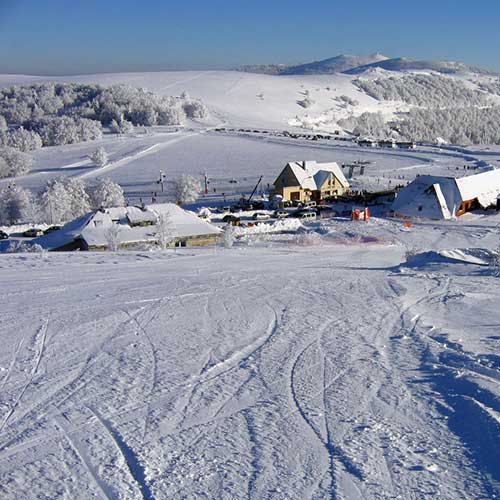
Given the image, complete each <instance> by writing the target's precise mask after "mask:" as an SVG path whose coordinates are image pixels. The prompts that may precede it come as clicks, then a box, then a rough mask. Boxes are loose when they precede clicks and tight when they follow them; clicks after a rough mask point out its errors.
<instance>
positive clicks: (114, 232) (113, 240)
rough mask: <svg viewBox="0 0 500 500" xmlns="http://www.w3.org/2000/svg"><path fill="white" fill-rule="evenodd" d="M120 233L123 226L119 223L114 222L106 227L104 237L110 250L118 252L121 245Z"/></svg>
mask: <svg viewBox="0 0 500 500" xmlns="http://www.w3.org/2000/svg"><path fill="white" fill-rule="evenodd" d="M120 233H121V227H120V226H119V225H118V224H114V223H113V224H111V226H109V227H108V228H107V229H106V231H105V233H104V237H105V238H106V243H107V244H108V250H109V251H110V252H116V251H117V250H118V248H119V247H120Z"/></svg>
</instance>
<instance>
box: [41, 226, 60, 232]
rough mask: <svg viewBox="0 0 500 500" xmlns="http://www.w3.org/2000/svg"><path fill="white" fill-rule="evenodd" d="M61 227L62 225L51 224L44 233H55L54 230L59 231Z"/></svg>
mask: <svg viewBox="0 0 500 500" xmlns="http://www.w3.org/2000/svg"><path fill="white" fill-rule="evenodd" d="M59 229H61V226H50V227H48V228H47V229H46V230H45V231H44V232H43V234H49V233H53V232H54V231H59Z"/></svg>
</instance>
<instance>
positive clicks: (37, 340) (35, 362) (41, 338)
mask: <svg viewBox="0 0 500 500" xmlns="http://www.w3.org/2000/svg"><path fill="white" fill-rule="evenodd" d="M48 326H49V318H47V319H45V320H44V322H43V324H42V326H41V327H40V328H39V329H38V332H37V334H36V335H35V337H34V339H33V345H34V346H35V348H36V352H35V355H34V357H33V358H32V368H31V373H30V375H29V378H28V381H27V382H26V384H25V385H24V386H23V388H22V389H21V392H20V393H19V395H18V396H17V398H16V399H15V401H14V403H13V404H12V406H11V407H10V410H9V411H8V412H7V414H6V415H5V417H4V419H3V422H2V424H1V425H0V434H2V432H3V430H4V428H5V426H6V425H7V423H8V422H9V420H10V418H11V416H12V414H13V413H14V412H15V410H16V408H17V407H18V406H19V403H20V402H21V399H22V398H23V396H24V393H25V392H26V391H27V390H28V388H29V387H30V385H31V384H32V382H33V379H34V378H35V375H36V374H37V372H38V368H39V366H40V361H41V360H42V356H43V351H44V348H45V338H46V336H47V329H48ZM9 372H10V370H9ZM2 385H3V384H2Z"/></svg>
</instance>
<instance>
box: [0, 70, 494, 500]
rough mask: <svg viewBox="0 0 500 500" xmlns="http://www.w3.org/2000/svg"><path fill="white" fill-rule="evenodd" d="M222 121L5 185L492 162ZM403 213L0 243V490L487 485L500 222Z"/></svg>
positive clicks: (370, 495) (135, 494)
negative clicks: (184, 235) (76, 245)
mask: <svg viewBox="0 0 500 500" xmlns="http://www.w3.org/2000/svg"><path fill="white" fill-rule="evenodd" d="M217 74H218V72H213V74H212V77H213V78H215V77H217V76H218V75H217ZM234 74H236V75H237V73H234ZM230 75H231V78H233V73H230ZM6 78H7V77H4V80H5V79H6ZM12 78H13V77H12ZM90 78H91V77H89V79H90ZM103 78H104V77H103ZM107 78H109V79H112V80H113V81H115V80H116V79H119V78H118V77H113V78H114V79H113V78H112V77H111V76H109V77H107ZM140 78H141V77H140V76H136V79H140ZM175 78H177V80H176V81H177V82H178V84H179V86H183V85H187V84H189V85H194V84H195V83H196V82H198V84H200V86H201V83H202V78H201V77H196V75H190V74H188V75H182V74H181V73H179V74H178V75H175ZM220 78H222V77H220ZM220 78H219V80H220ZM242 78H245V79H246V78H247V77H242ZM248 78H250V77H248ZM259 78H264V77H263V76H259ZM266 78H269V77H266ZM301 78H303V79H304V80H306V79H307V78H308V77H301ZM311 78H313V77H311ZM316 78H317V77H316ZM325 78H326V77H325ZM172 79H174V76H169V77H168V78H167V79H166V81H165V83H164V85H165V87H167V86H169V85H172ZM245 79H243V80H242V81H241V82H240V83H241V84H243V82H244V81H245ZM9 83H10V80H9ZM13 83H15V82H13ZM235 88H238V87H237V86H236V84H235V87H234V88H233V92H234V89H235ZM155 90H158V88H155ZM171 90H172V88H166V92H167V91H168V92H171ZM174 90H175V89H174ZM188 90H189V91H190V93H192V94H193V95H194V94H195V92H193V90H192V88H191V89H188ZM229 92H231V89H230V88H229ZM252 92H253V90H252ZM196 97H198V96H196ZM200 97H202V96H200ZM244 115H245V110H243V111H241V116H244ZM218 120H220V122H219V123H237V122H234V121H233V122H231V116H230V115H229V114H225V115H224V114H223V113H222V112H221V114H220V115H219V118H218ZM254 123H255V125H254V126H255V127H257V126H258V123H257V121H255V122H254ZM272 125H273V124H271V123H267V124H266V123H262V124H261V128H262V129H264V128H266V127H269V129H271V128H272V127H271V126H272ZM274 125H275V127H274V128H275V129H277V125H276V123H274ZM215 126H217V123H215V121H214V122H212V123H207V124H193V125H192V126H191V127H190V128H189V129H181V130H154V131H152V132H150V133H149V134H144V135H140V134H138V136H137V137H132V136H131V137H106V138H105V139H103V140H102V144H103V145H104V147H105V148H106V149H107V150H108V153H109V154H110V167H109V168H108V169H107V171H106V172H97V171H96V169H95V168H94V167H93V166H92V165H91V164H90V163H86V155H87V154H88V153H89V152H90V151H92V150H93V149H95V147H96V143H84V144H76V145H71V146H62V147H53V148H43V149H41V150H39V151H37V152H36V153H35V155H34V156H35V164H34V168H33V170H32V173H31V174H29V175H28V176H26V177H24V178H19V179H18V180H17V182H18V183H19V184H20V185H23V186H26V187H30V188H32V189H42V188H43V186H44V184H45V182H46V181H47V179H49V178H52V177H55V176H58V175H61V174H63V175H77V176H86V179H87V180H90V179H94V178H96V177H98V176H99V175H101V174H103V175H104V176H106V177H111V178H112V179H113V180H115V181H117V182H120V183H122V184H123V185H124V188H125V191H126V194H127V196H129V197H130V198H131V199H133V198H134V196H138V193H139V192H144V191H145V190H147V189H153V187H152V179H154V178H155V175H157V172H158V169H159V168H162V167H160V164H162V165H164V168H165V170H166V171H167V172H170V174H171V176H172V177H175V176H176V175H179V174H180V173H190V174H196V175H199V174H200V173H203V172H205V170H206V169H211V170H209V172H208V173H209V175H210V176H212V178H214V179H226V180H227V179H232V178H235V179H236V180H238V182H239V183H238V185H237V186H238V187H237V188H235V192H237V190H238V189H242V190H247V189H248V187H251V186H252V185H253V184H254V182H255V178H256V177H257V176H259V175H261V174H264V175H265V182H272V180H274V177H276V175H277V174H278V173H279V171H280V170H281V169H282V168H283V166H284V164H285V163H286V162H287V161H290V160H301V159H304V158H305V159H315V160H317V161H339V162H340V163H342V162H344V161H346V162H348V161H354V160H357V159H368V160H370V161H372V164H371V167H369V168H371V170H369V168H367V173H366V175H365V177H364V178H361V179H359V178H358V179H356V182H358V183H359V185H360V186H363V185H364V186H369V185H380V184H383V183H388V182H389V180H391V182H393V183H396V182H400V181H409V180H411V179H413V178H414V177H415V175H416V174H417V173H422V174H424V173H425V174H436V175H446V172H448V171H450V170H451V169H454V168H456V166H457V165H459V166H460V168H463V165H468V166H471V167H472V166H478V165H479V166H480V165H482V164H483V163H481V162H486V163H490V164H492V165H495V162H496V161H497V159H499V158H500V157H499V156H498V155H499V154H500V153H499V152H498V148H496V149H495V148H494V147H491V148H485V147H470V148H467V149H464V148H446V149H445V148H437V147H431V146H429V147H422V148H419V149H418V150H417V151H411V152H402V151H392V150H391V151H379V150H376V151H371V150H370V151H367V150H360V148H358V147H357V146H355V145H353V144H349V143H346V144H342V143H340V142H339V143H338V144H336V143H334V144H332V143H329V144H326V143H325V144H323V143H321V141H320V143H319V144H311V142H310V141H292V140H291V139H289V138H283V137H267V136H265V135H266V134H259V133H253V132H252V133H241V134H232V133H216V132H214V131H213V128H214V127H215ZM267 135H269V134H267ZM180 138H182V140H181V141H179V140H178V139H180ZM158 144H159V145H158ZM403 176H404V177H403ZM2 182H5V181H2ZM221 182H222V180H221ZM408 226H409V225H408V224H407V225H406V226H405V224H404V221H402V220H397V219H388V218H379V217H373V218H372V219H370V220H369V221H368V222H361V221H349V220H346V219H341V218H338V219H330V220H326V221H317V222H314V223H311V224H308V225H306V229H305V230H303V231H299V232H298V233H297V234H276V235H266V234H262V235H260V234H256V235H253V236H248V237H244V238H242V239H241V240H238V241H237V242H236V243H235V245H234V246H233V247H232V248H224V247H223V246H217V247H207V248H201V249H178V250H167V251H153V252H151V251H121V252H96V253H93V252H73V253H40V254H2V255H0V285H1V286H0V296H1V297H0V298H1V303H2V321H1V323H0V339H1V341H2V349H0V477H1V478H2V480H1V481H0V496H1V497H2V498H6V499H18V498H28V499H31V498H33V499H35V498H51V499H52V498H71V499H73V498H74V499H77V498H78V499H80V498H81V499H88V498H99V499H119V498H120V499H181V498H189V499H195V498H210V499H212V498H213V499H234V498H252V499H261V498H269V499H271V498H272V499H297V500H299V499H311V500H313V499H336V500H351V499H352V500H365V499H380V500H381V499H384V500H385V499H391V498H392V499H401V500H406V499H410V500H413V499H415V500H417V499H435V498H443V499H450V500H452V499H453V500H455V499H471V500H472V499H493V498H498V497H499V496H500V466H499V464H500V448H499V446H498V442H499V438H500V432H499V431H500V403H499V394H500V391H499V380H500V361H499V360H500V353H499V341H500V335H499V327H500V311H499V308H498V303H499V300H500V286H499V283H500V281H499V280H500V277H499V270H498V266H495V265H494V264H493V263H494V261H495V256H497V251H498V246H499V243H500V239H499V230H500V215H498V213H496V214H495V213H494V212H489V214H487V215H483V214H481V213H479V212H476V213H471V214H466V215H464V216H462V217H460V218H458V219H456V220H450V221H430V220H423V219H422V220H413V221H412V225H411V227H408Z"/></svg>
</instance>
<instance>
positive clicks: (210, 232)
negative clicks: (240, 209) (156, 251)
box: [33, 203, 222, 250]
mask: <svg viewBox="0 0 500 500" xmlns="http://www.w3.org/2000/svg"><path fill="white" fill-rule="evenodd" d="M162 215H163V216H165V217H167V218H168V221H169V224H170V228H169V231H170V233H171V244H170V246H172V247H173V246H182V247H184V246H202V245H210V244H214V243H216V242H217V241H218V239H219V237H220V235H221V233H222V230H221V229H219V228H217V227H215V226H213V225H212V224H210V223H208V222H206V221H204V220H201V219H200V218H199V217H198V216H197V215H195V214H194V213H192V212H188V211H186V210H183V209H182V208H180V207H179V206H177V205H175V204H173V203H161V204H154V205H148V206H145V207H144V208H139V207H114V208H106V209H103V210H96V211H93V212H90V213H88V214H86V215H83V216H81V217H79V218H77V219H75V220H74V221H72V222H69V223H68V224H66V225H65V226H63V227H62V228H61V229H60V230H58V231H54V232H52V233H49V234H47V235H45V236H41V237H40V238H36V239H34V240H33V243H37V244H39V245H40V246H41V247H42V248H45V249H47V250H105V249H107V248H108V246H109V239H110V234H111V231H110V230H111V229H113V228H114V229H115V230H116V231H115V234H116V238H117V240H118V241H117V244H118V247H119V248H133V247H135V246H140V245H143V244H157V243H158V241H159V239H160V236H159V232H160V228H159V226H158V220H159V218H160V217H161V216H162Z"/></svg>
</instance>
